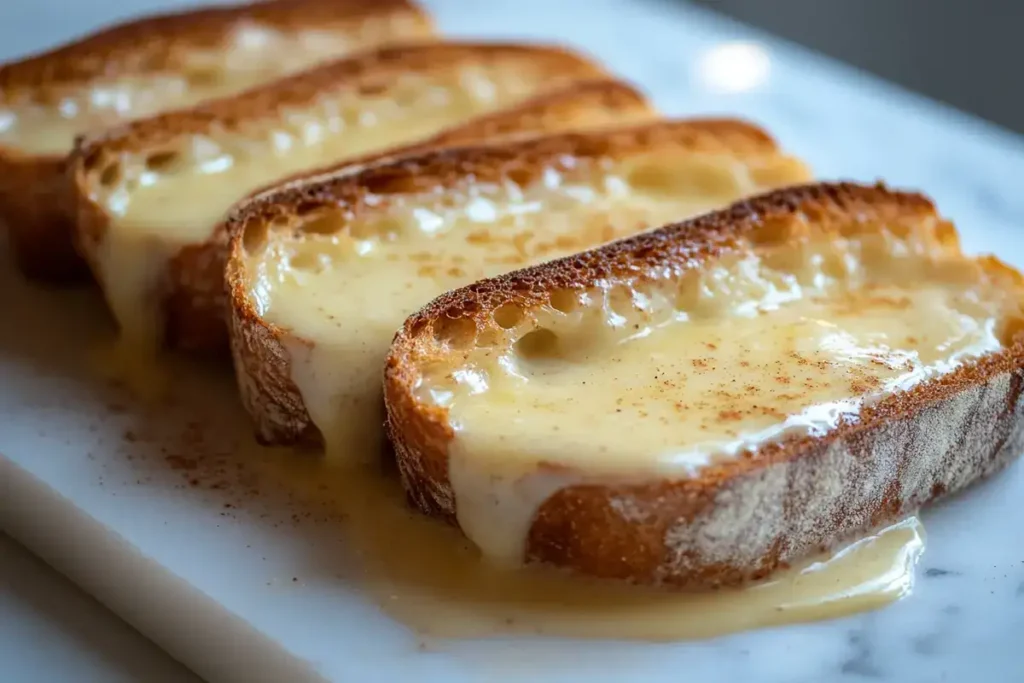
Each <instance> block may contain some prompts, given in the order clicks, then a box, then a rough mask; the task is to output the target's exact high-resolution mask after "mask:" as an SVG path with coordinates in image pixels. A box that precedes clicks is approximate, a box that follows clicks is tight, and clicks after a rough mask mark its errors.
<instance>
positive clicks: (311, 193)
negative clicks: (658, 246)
mask: <svg viewBox="0 0 1024 683" xmlns="http://www.w3.org/2000/svg"><path fill="white" fill-rule="evenodd" d="M807 175H808V174H807V170H806V168H805V167H804V166H803V164H801V163H800V162H799V161H797V160H795V159H793V158H792V157H789V156H787V155H785V154H783V153H781V152H780V151H779V149H778V148H777V147H776V145H775V143H774V142H773V141H772V139H771V138H770V137H769V136H768V135H767V134H765V133H764V132H763V131H761V130H760V129H758V128H756V127H754V126H751V125H749V124H746V123H742V122H739V121H732V120H692V121H659V122H656V123H649V124H645V125H641V126H634V127H627V128H616V129H612V130H601V131H593V132H587V133H576V132H574V133H563V134H557V135H551V136H543V137H538V138H532V139H527V140H518V141H515V142H510V143H506V144H501V145H493V146H482V147H463V148H451V149H448V150H439V151H431V152H427V153H424V154H421V155H417V156H408V157H402V158H399V159H396V160H391V161H386V162H383V163H380V164H377V165H372V166H369V167H366V168H363V169H359V170H356V171H353V172H348V173H343V174H339V175H337V176H333V177H331V176H329V177H323V178H320V179H317V180H315V181H314V182H310V183H306V184H298V185H296V186H293V187H290V188H284V189H282V190H280V191H278V192H275V193H270V194H266V195H263V196H260V197H258V198H256V199H255V200H253V201H252V202H250V203H249V204H247V205H245V206H243V207H241V208H240V209H239V210H238V212H237V213H236V214H235V215H234V216H233V217H232V218H231V219H230V223H231V230H232V234H233V235H234V236H233V238H232V244H231V253H230V257H229V260H228V264H227V268H226V277H227V281H228V285H229V288H230V297H231V316H232V317H231V326H232V327H231V335H232V351H233V354H234V357H235V367H236V372H237V375H238V378H239V383H240V388H241V392H242V397H243V399H244V403H245V405H246V407H247V409H248V410H249V412H250V413H251V414H252V416H253V418H254V419H255V422H256V427H257V435H258V437H259V438H260V439H261V440H262V441H265V442H270V443H293V442H310V443H316V442H319V441H324V442H326V445H327V447H328V450H330V451H332V452H334V453H337V454H340V455H341V456H342V457H345V456H347V457H350V458H355V459H359V458H362V457H365V455H366V454H373V453H375V451H376V450H377V449H378V448H379V445H380V443H381V442H382V441H383V436H382V428H381V425H382V423H383V403H382V400H381V392H380V372H381V367H382V366H383V362H384V357H385V354H386V352H387V347H388V343H389V342H390V340H391V337H392V335H393V334H394V331H395V329H397V328H398V326H399V325H400V324H401V322H402V320H403V319H404V318H405V316H406V315H407V314H408V313H410V312H411V311H413V310H415V309H416V308H418V307H419V306H420V305H421V304H423V303H424V302H425V301H427V300H429V299H430V298H431V297H433V296H435V295H437V294H439V293H440V292H443V291H445V290H446V289H450V288H451V287H454V286H458V285H460V284H464V283H467V282H471V281H473V280H475V279H478V278H480V277H482V276H484V275H490V274H497V273H501V272H505V271H508V270H512V269H514V268H516V267H519V266H522V265H524V264H528V263H534V262H537V261H540V260H544V259H545V258H551V257H555V256H558V255H561V254H567V253H572V252H574V251H578V250H579V249H581V248H585V247H586V246H588V245H595V244H599V243H601V242H606V241H608V240H611V239H614V238H616V237H619V236H622V235H627V234H632V233H635V232H637V231H639V230H642V229H645V228H646V227H648V226H651V225H659V224H661V223H663V222H664V221H665V220H667V219H668V218H670V217H677V216H685V215H692V214H695V213H699V212H701V211H703V210H706V209H708V208H709V207H715V206H719V205H724V204H727V203H729V202H730V201H732V200H734V199H736V198H737V197H741V196H745V195H747V194H749V193H751V192H755V191H758V190H760V189H763V188H767V187H772V186H778V185H785V184H790V183H793V182H795V181H799V180H804V179H806V178H807Z"/></svg>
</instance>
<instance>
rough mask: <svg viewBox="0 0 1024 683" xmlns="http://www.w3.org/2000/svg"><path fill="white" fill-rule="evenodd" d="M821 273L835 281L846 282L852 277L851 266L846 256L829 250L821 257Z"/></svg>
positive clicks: (840, 252)
mask: <svg viewBox="0 0 1024 683" xmlns="http://www.w3.org/2000/svg"><path fill="white" fill-rule="evenodd" d="M821 272H822V273H823V274H824V275H825V276H826V277H828V278H831V279H833V280H845V279H846V278H847V277H849V275H850V264H849V263H848V262H847V260H846V254H845V253H843V252H842V251H838V250H829V251H827V252H825V253H824V254H822V255H821Z"/></svg>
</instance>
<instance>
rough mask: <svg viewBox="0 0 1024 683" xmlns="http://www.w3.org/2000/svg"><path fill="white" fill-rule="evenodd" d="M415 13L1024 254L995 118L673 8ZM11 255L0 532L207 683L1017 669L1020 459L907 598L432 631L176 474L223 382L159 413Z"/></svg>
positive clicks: (538, 5)
mask: <svg viewBox="0 0 1024 683" xmlns="http://www.w3.org/2000/svg"><path fill="white" fill-rule="evenodd" d="M41 1H42V4H43V5H46V4H47V2H49V0H41ZM51 4H52V3H51ZM160 4H161V3H160V2H159V1H157V0H135V1H134V2H131V1H129V2H125V3H119V4H118V6H117V7H115V6H114V5H113V4H112V3H107V4H103V3H100V5H99V6H98V7H102V8H103V11H104V12H106V13H107V15H109V16H103V17H102V18H103V19H110V18H114V17H115V16H117V15H118V14H121V15H124V14H130V13H132V11H133V10H138V9H142V8H145V9H147V10H150V9H153V8H154V7H155V6H158V5H160ZM162 4H163V5H164V6H169V5H183V4H186V3H184V2H178V3H174V2H163V3H162ZM426 4H428V5H429V6H430V7H431V8H432V9H433V10H434V11H435V13H436V15H437V17H438V19H439V24H440V26H441V27H442V29H444V30H445V31H447V32H449V33H452V34H461V35H472V36H481V37H530V38H538V39H540V38H544V39H561V40H565V41H569V42H571V43H574V44H576V45H578V46H580V47H582V48H584V49H586V50H588V51H589V52H591V53H593V54H594V55H596V56H598V57H600V58H601V59H602V60H604V61H605V62H606V63H607V64H608V65H609V66H610V67H611V68H613V69H614V70H616V71H617V72H619V73H621V74H622V75H624V76H626V77H628V78H630V79H632V80H634V81H636V82H637V83H639V84H640V85H642V86H643V87H644V88H646V89H647V90H648V91H649V92H650V93H651V94H652V95H653V97H654V98H655V100H656V101H657V103H658V104H659V105H660V106H661V108H662V109H663V110H664V111H665V112H667V113H671V114H694V113H699V114H739V115H742V116H745V117H748V118H750V119H752V120H754V121H756V122H758V123H761V124H763V125H764V126H766V127H767V128H768V129H770V130H771V131H772V132H773V133H774V134H775V135H776V136H777V137H778V138H779V139H780V140H781V142H782V144H783V145H784V146H785V147H786V148H787V149H789V150H792V151H793V152H795V153H797V154H800V155H802V156H803V157H804V158H806V159H808V160H809V161H810V162H811V164H812V165H813V166H814V168H815V170H816V171H817V172H818V174H819V175H820V176H821V177H823V178H850V179H856V180H864V181H873V180H875V179H878V178H884V179H886V180H887V181H889V182H890V183H891V184H894V185H897V186H904V187H912V188H920V189H923V190H925V191H926V192H928V193H929V194H930V195H932V196H933V197H934V198H935V199H936V200H937V202H938V203H939V205H940V207H941V208H942V210H943V211H944V212H945V213H946V214H947V215H949V216H951V217H952V218H953V219H954V220H956V222H957V224H958V226H959V227H960V230H961V232H962V234H963V241H964V243H965V245H966V246H967V248H968V249H971V250H975V251H992V252H995V253H996V254H998V255H999V256H1000V257H1002V258H1004V259H1005V260H1007V261H1010V262H1012V263H1014V264H1015V265H1017V266H1024V235H1022V232H1021V231H1022V230H1024V192H1022V190H1024V141H1022V140H1021V139H1020V138H1017V137H1015V136H1013V135H1011V134H1009V133H1006V132H1003V131H1000V130H997V129H995V128H993V127H990V126H988V125H986V124H983V123H981V122H979V121H977V120H975V119H972V118H970V117H967V116H965V115H962V114H959V113H956V112H953V111H951V110H948V109H946V108H943V107H941V106H938V105H936V104H934V103H931V102H928V101H926V100H923V99H921V98H917V97H914V96H911V95H908V94H906V93H904V92H902V91H900V90H898V89H895V88H893V87H890V86H887V85H884V84H881V83H879V82H877V81H876V80H874V79H872V78H870V77H868V76H865V75H863V74H860V73H858V72H854V71H851V70H849V69H846V68H842V67H839V66H837V65H835V64H833V63H830V62H828V61H826V60H823V59H821V58H819V57H816V56H813V55H810V54H807V53H806V52H803V51H801V50H798V49H796V48H793V47H791V46H787V45H784V44H782V43H780V42H778V41H776V40H774V39H771V38H766V37H765V36H763V35H760V34H757V33H754V32H752V31H750V30H749V29H746V28H744V27H742V26H738V25H734V24H731V23H729V22H726V21H724V20H721V19H719V18H716V17H714V16H712V15H709V14H706V13H703V12H700V11H698V10H695V9H692V8H688V7H686V6H685V5H682V4H676V3H673V2H668V1H667V0H633V1H631V0H515V1H510V0H496V1H494V2H472V1H470V0H433V1H428V2H427V3H426ZM79 9H81V8H79ZM26 11H27V10H26ZM8 28H10V27H8ZM82 28H85V27H82ZM70 32H74V29H73V28H72V29H71V30H70V31H69V33H70ZM27 47H32V46H27ZM1011 85H1012V84H1010V83H1008V84H1007V87H1011ZM10 271H11V268H10V267H9V266H8V265H7V264H4V265H3V268H2V269H0V313H2V317H0V320H2V321H3V324H2V325H0V527H2V528H3V529H4V530H5V531H7V532H8V533H10V534H11V535H12V536H13V537H15V538H16V539H18V540H19V541H21V542H22V543H24V544H25V545H26V546H28V547H29V548H31V549H32V550H33V551H35V552H36V553H38V554H39V555H40V556H42V557H43V558H44V559H45V560H46V561H48V562H49V563H51V564H52V565H54V566H55V567H56V568H58V569H59V570H60V571H62V572H64V573H65V574H67V575H68V576H69V577H70V578H71V579H72V580H74V581H75V582H77V583H79V584H80V585H81V586H82V587H84V588H85V589H86V590H88V591H89V592H90V593H92V594H93V595H95V596H96V597H98V598H99V599H100V600H101V601H102V602H104V603H105V604H106V605H108V606H109V607H110V608H111V609H113V610H114V611H115V612H117V613H118V614H119V615H121V616H122V617H123V618H125V619H126V620H127V621H129V622H130V623H131V624H133V625H134V626H136V627H137V628H138V629H139V630H141V631H142V632H143V633H145V634H146V635H148V636H149V637H150V638H152V639H153V640H154V641H155V642H156V643H157V644H158V645H160V646H161V647H163V648H165V649H166V650H167V651H168V652H170V653H171V654H172V655H173V656H174V657H176V658H177V659H179V660H181V661H182V662H184V663H185V664H187V665H188V666H190V667H191V668H193V669H194V670H195V671H196V672H197V673H199V674H200V675H202V676H203V677H205V678H206V679H208V680H209V681H211V683H220V682H222V681H223V682H228V681H237V682H245V683H257V682H260V681H267V682H275V683H276V682H279V681H295V682H297V683H298V682H302V681H369V680H411V679H413V678H414V677H415V679H416V680H418V681H423V682H425V683H430V682H432V681H511V680H531V681H560V682H561V681H575V680H580V681H588V682H598V681H612V680H627V679H628V680H636V681H681V680H694V681H698V680H699V681H708V682H712V683H714V682H716V681H738V680H743V681H759V682H761V681H763V682H765V683H768V682H775V681H779V682H782V681H787V682H789V681H832V680H851V681H852V680H858V679H870V680H879V681H900V682H914V681H936V680H950V681H955V680H985V681H991V682H1000V681H1007V682H1009V681H1022V680H1024V652H1021V650H1020V645H1021V643H1024V523H1022V522H1024V513H1022V512H1021V508H1020V505H1019V503H1020V501H1021V500H1022V498H1024V466H1021V465H1017V466H1014V467H1012V468H1011V469H1010V470H1008V471H1007V472H1006V473H1005V474H1003V475H1002V476H1000V477H999V478H997V479H995V480H993V481H991V482H987V483H985V484H983V485H981V486H979V487H976V488H975V489H973V490H972V491H970V492H968V493H967V494H966V495H964V496H961V497H959V498H958V499H956V500H953V501H951V502H949V503H946V504H943V505H942V506H940V507H939V508H937V509H934V510H930V511H928V512H927V513H926V514H925V522H926V526H927V529H928V533H929V547H928V550H927V553H926V554H925V557H924V560H923V562H922V565H921V567H920V569H919V581H918V586H917V589H916V590H915V593H914V595H913V596H912V597H911V598H909V599H907V600H905V601H903V602H901V603H899V604H897V605H895V606H892V607H890V608H887V609H885V610H883V611H880V612H876V613H871V614H865V615H861V616H857V617H851V618H847V619H842V620H838V621H833V622H827V623H820V624H814V625H805V626H793V627H786V628H780V629H773V630H766V631H759V632H753V633H746V634H740V635H736V636H732V637H727V638H721V639H717V640H711V641H706V642H694V643H678V644H638V643H626V642H621V643H615V642H592V641H590V642H588V641H569V640H537V639H532V640H531V639H526V638H519V639H498V640H487V641H466V642H447V643H440V644H439V643H436V642H431V643H424V642H423V641H422V640H421V639H419V638H417V637H416V636H415V635H414V634H412V633H410V632H409V631H408V630H406V629H405V628H404V627H402V626H401V625H399V624H397V623H395V622H393V621H391V620H390V619H389V618H387V617H385V616H384V615H382V614H381V613H380V612H379V610H378V609H377V608H376V607H375V605H374V604H373V602H372V601H370V600H369V599H368V598H366V597H365V596H363V595H361V594H360V593H359V592H358V591H357V590H355V589H353V588H352V587H351V584H349V583H347V582H346V580H345V579H344V576H343V575H344V573H345V560H344V549H340V548H338V547H337V541H338V538H337V535H336V533H335V530H334V529H333V527H332V525H331V524H329V523H326V522H325V521H324V520H318V519H315V518H311V519H305V518H301V517H300V518H298V519H292V517H291V515H292V514H293V513H292V512H290V511H289V508H288V507H287V505H283V504H277V503H272V502H270V501H269V500H268V501H264V502H263V503H261V502H260V500H259V498H258V497H256V498H252V497H250V498H249V499H248V500H247V502H246V503H245V504H244V505H241V509H239V506H238V501H237V500H236V497H235V494H234V493H233V492H232V491H231V490H230V487H228V488H227V489H223V488H218V487H217V486H216V482H215V481H214V482H213V483H212V484H211V483H210V480H205V483H204V484H202V485H200V486H195V487H193V486H189V485H187V483H185V482H186V480H187V477H188V474H187V473H183V472H181V471H176V470H174V469H172V468H170V467H168V466H167V462H168V461H167V454H168V453H171V452H179V451H180V452H186V451H187V449H188V448H189V438H191V437H190V436H189V434H190V430H195V429H196V428H197V427H196V426H195V424H191V425H190V423H195V422H196V421H199V422H201V423H203V424H210V423H216V424H217V428H216V430H214V431H215V432H216V433H217V434H218V436H217V437H216V438H214V440H215V441H219V442H220V444H219V447H222V448H225V449H231V448H232V444H233V443H238V442H240V441H241V440H243V439H246V438H247V431H246V424H245V420H244V416H243V415H242V414H241V413H240V410H239V408H238V406H237V401H236V399H235V398H234V395H233V393H232V390H231V385H230V381H229V379H228V378H227V377H226V376H225V375H223V374H222V373H220V374H218V373H217V372H214V371H211V369H210V368H191V370H190V371H182V372H181V373H180V375H179V380H180V381H179V391H180V395H181V396H182V397H184V399H185V400H184V402H183V404H182V405H181V406H179V407H178V408H177V409H175V410H172V411H169V412H168V413H167V414H165V415H163V416H161V417H160V418H159V420H157V422H156V423H153V422H152V420H151V419H150V418H147V417H145V416H143V415H141V414H140V413H139V411H138V410H137V409H136V408H135V407H133V405H132V403H131V402H130V401H128V400H126V399H125V398H124V397H123V396H117V395H113V394H111V393H110V392H109V390H107V389H105V388H103V387H102V386H100V385H99V384H98V383H97V382H96V381H95V380H94V379H92V376H91V374H90V373H89V371H87V370H86V369H85V368H86V364H85V363H84V360H83V359H84V356H83V355H82V354H83V349H86V348H89V347H91V346H92V345H94V344H97V343H100V342H102V340H104V339H106V338H109V337H110V335H111V334H112V331H111V326H110V324H109V322H108V321H107V320H106V318H105V317H104V315H103V313H102V308H101V306H100V304H99V301H98V299H97V297H96V296H95V294H94V293H89V292H77V293H76V292H70V293H69V292H63V293H55V292H45V291H40V290H35V289H32V288H30V287H28V286H27V285H25V284H24V283H22V282H21V281H20V280H18V278H17V277H15V276H14V275H13V274H12V273H11V272H10ZM144 420H150V423H149V424H147V425H141V426H140V424H141V421H144ZM137 429H146V430H148V436H147V438H146V439H142V440H135V441H132V440H126V438H125V435H126V433H128V432H133V430H137ZM208 447H209V444H207V446H205V448H208ZM161 448H163V449H170V450H165V451H163V452H162V451H161ZM175 449H178V450H175ZM182 449H184V450H182ZM226 476H227V475H226ZM226 504H227V505H233V506H234V507H232V508H225V505H226Z"/></svg>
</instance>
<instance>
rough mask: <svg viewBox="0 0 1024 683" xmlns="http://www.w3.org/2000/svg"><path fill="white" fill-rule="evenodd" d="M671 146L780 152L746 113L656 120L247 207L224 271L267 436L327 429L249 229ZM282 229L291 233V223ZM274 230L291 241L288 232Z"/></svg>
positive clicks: (384, 168)
mask: <svg viewBox="0 0 1024 683" xmlns="http://www.w3.org/2000/svg"><path fill="white" fill-rule="evenodd" d="M673 148H674V149H683V150H687V151H708V152H714V153H721V154H731V155H735V156H736V157H737V158H740V159H745V158H750V157H757V156H776V157H781V156H782V155H781V153H780V152H779V150H778V148H777V146H776V145H775V142H774V141H773V140H772V139H771V137H770V136H769V135H767V134H766V133H765V132H764V131H763V130H761V129H760V128H758V127H756V126H754V125H751V124H749V123H745V122H742V121H737V120H732V119H691V120H677V121H658V122H655V123H647V124H642V125H639V126H631V127H624V128H615V129H614V130H601V131H594V132H590V133H580V132H572V133H560V134H556V135H549V136H544V137H540V138H532V139H527V140H517V141H513V142H509V143H505V144H501V145H491V146H479V147H459V148H449V149H440V150H433V151H428V152H425V153H422V154H417V155H413V156H408V157H399V158H394V159H389V160H386V161H384V162H382V163H379V164H375V165H369V166H367V167H364V168H361V169H356V170H354V171H352V170H347V171H342V172H339V173H337V174H334V175H328V176H321V177H318V178H314V179H310V180H309V181H308V182H299V183H297V184H295V185H290V186H284V187H281V188H279V189H277V190H274V191H272V192H269V193H266V194H263V195H260V196H257V197H255V198H253V199H252V200H251V201H249V202H246V203H245V204H242V205H240V206H239V207H238V208H237V209H236V211H235V212H234V213H233V215H232V216H231V217H230V218H229V219H228V228H227V229H228V231H229V232H230V234H231V235H232V238H231V245H230V250H229V252H228V262H227V266H226V270H225V272H226V280H227V288H228V292H227V296H228V298H229V304H230V315H231V317H230V321H229V323H230V337H231V346H232V353H233V355H234V358H235V367H236V374H237V375H238V378H239V383H240V388H241V390H242V399H243V402H244V403H245V405H246V408H247V409H248V411H249V413H250V415H251V416H252V417H253V419H254V422H255V424H256V432H257V435H258V436H259V438H260V439H261V441H264V442H268V443H295V442H317V441H319V439H320V434H319V431H318V430H317V428H316V427H315V425H313V423H312V422H311V421H310V418H309V415H308V413H307V412H306V408H305V405H304V404H303V401H302V396H301V395H300V393H299V391H298V389H297V388H296V387H295V385H294V384H293V383H292V381H291V379H290V376H291V375H290V366H289V361H288V354H287V353H286V352H285V351H284V349H283V347H282V345H281V339H282V338H283V337H284V335H286V334H287V331H285V330H282V329H280V328H278V327H277V326H275V325H273V324H271V323H269V322H268V321H266V320H264V319H263V318H262V317H260V315H259V314H258V312H257V311H256V310H255V309H254V308H253V306H252V304H251V301H250V299H249V292H248V290H247V288H246V281H247V278H246V273H245V265H244V263H245V260H244V240H245V236H246V232H247V231H248V230H252V231H259V230H263V229H266V228H267V227H268V226H271V225H276V224H281V223H283V224H285V225H288V226H291V225H292V224H293V223H294V221H293V220H292V219H293V218H294V217H296V216H302V215H304V214H311V213H316V212H319V211H321V210H322V209H324V208H326V207H335V208H337V209H339V210H341V211H343V212H345V215H346V216H347V217H349V218H353V217H356V216H361V215H364V214H368V213H370V212H373V211H375V210H378V209H381V208H384V207H386V206H387V204H388V202H389V200H390V199H391V198H392V197H398V196H401V195H415V194H419V193H421V192H423V191H425V190H434V189H435V188H437V187H438V186H440V187H442V188H444V189H445V190H446V191H451V192H452V193H453V194H461V190H462V189H463V188H464V187H465V186H466V185H468V184H471V183H487V182H491V181H498V180H499V179H513V180H514V181H515V182H516V183H518V184H519V185H520V186H525V185H527V184H529V183H530V182H531V180H532V179H534V178H536V177H537V176H539V174H541V173H543V172H544V170H545V169H546V168H550V167H551V166H552V165H553V164H555V163H556V161H557V160H564V159H566V158H576V159H586V158H607V159H610V160H616V159H622V158H628V157H630V156H631V155H636V154H643V153H647V152H651V151H657V150H669V149H673ZM370 195H372V196H373V197H374V200H373V204H372V205H371V204H368V203H367V202H366V197H367V196H370ZM346 223H347V221H344V222H342V224H343V225H344V224H346ZM283 230H284V231H285V232H286V233H287V232H288V230H290V228H284V229H283ZM275 237H279V238H281V239H287V238H288V235H287V234H284V235H280V236H279V235H275Z"/></svg>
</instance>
